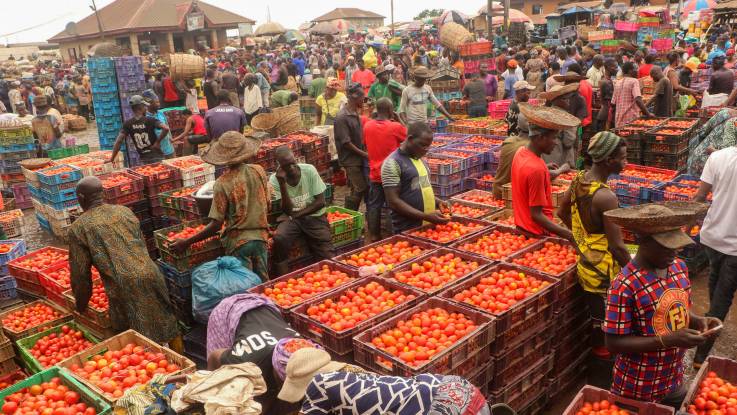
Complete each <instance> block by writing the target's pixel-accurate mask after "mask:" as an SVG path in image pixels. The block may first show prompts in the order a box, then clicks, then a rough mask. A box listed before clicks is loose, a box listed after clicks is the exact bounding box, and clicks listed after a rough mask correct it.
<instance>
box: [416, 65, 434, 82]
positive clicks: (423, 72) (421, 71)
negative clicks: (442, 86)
mask: <svg viewBox="0 0 737 415" xmlns="http://www.w3.org/2000/svg"><path fill="white" fill-rule="evenodd" d="M412 75H414V76H415V78H422V79H427V78H429V77H430V70H429V69H427V68H426V67H424V66H417V67H415V69H413V70H412Z"/></svg>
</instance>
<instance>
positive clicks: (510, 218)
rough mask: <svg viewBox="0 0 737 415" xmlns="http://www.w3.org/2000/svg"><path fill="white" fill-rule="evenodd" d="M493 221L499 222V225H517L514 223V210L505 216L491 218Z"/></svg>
mask: <svg viewBox="0 0 737 415" xmlns="http://www.w3.org/2000/svg"><path fill="white" fill-rule="evenodd" d="M489 220H491V221H492V222H494V223H496V224H498V225H504V226H515V224H514V212H512V211H511V210H510V211H509V214H508V215H507V216H504V217H499V218H496V219H489Z"/></svg>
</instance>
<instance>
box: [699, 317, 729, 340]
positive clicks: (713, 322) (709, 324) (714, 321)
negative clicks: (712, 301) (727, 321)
mask: <svg viewBox="0 0 737 415" xmlns="http://www.w3.org/2000/svg"><path fill="white" fill-rule="evenodd" d="M702 320H703V321H704V322H705V323H706V324H705V325H706V329H704V330H701V331H702V332H704V331H706V330H711V329H713V328H714V327H719V326H720V325H722V320H719V319H718V318H716V317H704V318H703V319H702ZM722 330H724V328H720V329H719V330H717V331H715V332H714V333H710V334H707V335H705V336H704V337H707V338H710V339H713V338H715V337H717V336H719V335H720V334H721V333H722Z"/></svg>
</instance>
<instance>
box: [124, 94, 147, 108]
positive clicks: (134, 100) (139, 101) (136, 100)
mask: <svg viewBox="0 0 737 415" xmlns="http://www.w3.org/2000/svg"><path fill="white" fill-rule="evenodd" d="M128 105H130V106H131V107H132V106H134V105H145V106H147V107H148V102H146V100H145V99H144V98H143V97H142V96H140V95H133V96H132V97H130V98H128Z"/></svg>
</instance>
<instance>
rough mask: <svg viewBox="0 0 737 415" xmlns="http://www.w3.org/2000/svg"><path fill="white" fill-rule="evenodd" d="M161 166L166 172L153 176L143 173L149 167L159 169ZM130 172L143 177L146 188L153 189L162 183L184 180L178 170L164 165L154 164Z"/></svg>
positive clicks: (131, 169)
mask: <svg viewBox="0 0 737 415" xmlns="http://www.w3.org/2000/svg"><path fill="white" fill-rule="evenodd" d="M159 166H161V167H163V168H164V169H165V170H164V171H162V172H157V173H153V174H146V173H145V172H143V170H144V169H145V168H147V167H159ZM128 171H129V172H131V173H133V174H135V175H136V176H139V177H142V178H143V185H144V186H145V187H153V186H156V185H158V184H161V183H165V182H171V181H173V180H181V179H182V174H181V173H180V172H179V170H178V169H176V168H174V167H172V166H169V165H166V164H163V163H154V164H149V165H146V166H138V167H133V168H130V169H128ZM180 187H181V186H180Z"/></svg>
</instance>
